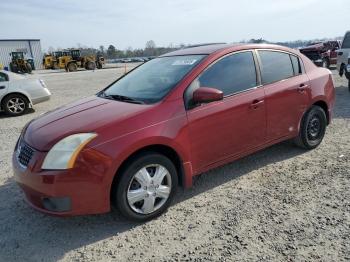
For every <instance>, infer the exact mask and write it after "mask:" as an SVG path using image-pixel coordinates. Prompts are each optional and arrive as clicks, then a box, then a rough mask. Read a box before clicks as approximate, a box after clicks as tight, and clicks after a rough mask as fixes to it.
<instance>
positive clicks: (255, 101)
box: [250, 99, 264, 109]
mask: <svg viewBox="0 0 350 262" xmlns="http://www.w3.org/2000/svg"><path fill="white" fill-rule="evenodd" d="M263 103H264V100H258V99H255V100H254V101H253V102H252V103H251V105H250V108H252V109H257V108H258V107H259V106H260V105H262V104H263Z"/></svg>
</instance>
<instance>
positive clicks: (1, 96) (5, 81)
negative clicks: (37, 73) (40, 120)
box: [0, 70, 51, 116]
mask: <svg viewBox="0 0 350 262" xmlns="http://www.w3.org/2000/svg"><path fill="white" fill-rule="evenodd" d="M50 96H51V93H50V91H49V90H48V89H47V87H46V85H45V82H44V81H43V80H41V79H35V78H27V77H25V76H22V75H18V74H15V73H12V72H8V71H4V70H0V111H5V113H7V114H8V115H10V116H19V115H22V114H24V113H25V112H26V111H27V110H28V108H31V107H32V106H33V105H35V104H38V103H40V102H44V101H47V100H49V99H50Z"/></svg>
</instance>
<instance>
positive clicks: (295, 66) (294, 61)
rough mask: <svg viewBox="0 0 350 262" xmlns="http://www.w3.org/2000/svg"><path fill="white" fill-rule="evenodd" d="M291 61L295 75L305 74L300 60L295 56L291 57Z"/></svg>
mask: <svg viewBox="0 0 350 262" xmlns="http://www.w3.org/2000/svg"><path fill="white" fill-rule="evenodd" d="M290 59H291V60H292V65H293V70H294V75H301V74H302V73H303V71H302V68H301V62H300V59H299V58H298V57H297V56H294V55H290Z"/></svg>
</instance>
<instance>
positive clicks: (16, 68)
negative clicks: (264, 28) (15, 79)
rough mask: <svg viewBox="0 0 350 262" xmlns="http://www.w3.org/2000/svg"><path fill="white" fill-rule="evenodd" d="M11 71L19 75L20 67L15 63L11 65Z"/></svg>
mask: <svg viewBox="0 0 350 262" xmlns="http://www.w3.org/2000/svg"><path fill="white" fill-rule="evenodd" d="M10 71H11V72H13V73H18V66H17V65H16V64H14V63H12V62H11V63H10Z"/></svg>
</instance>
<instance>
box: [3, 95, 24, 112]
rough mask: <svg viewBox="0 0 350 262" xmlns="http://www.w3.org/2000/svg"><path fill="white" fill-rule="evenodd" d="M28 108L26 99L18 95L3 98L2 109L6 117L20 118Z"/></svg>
mask: <svg viewBox="0 0 350 262" xmlns="http://www.w3.org/2000/svg"><path fill="white" fill-rule="evenodd" d="M28 107H29V102H28V99H27V98H26V97H25V96H23V95H20V94H10V95H8V96H7V97H5V98H4V100H3V102H2V108H3V109H4V110H5V112H6V114H7V115H10V116H20V115H23V114H24V113H26V112H27V110H28Z"/></svg>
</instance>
